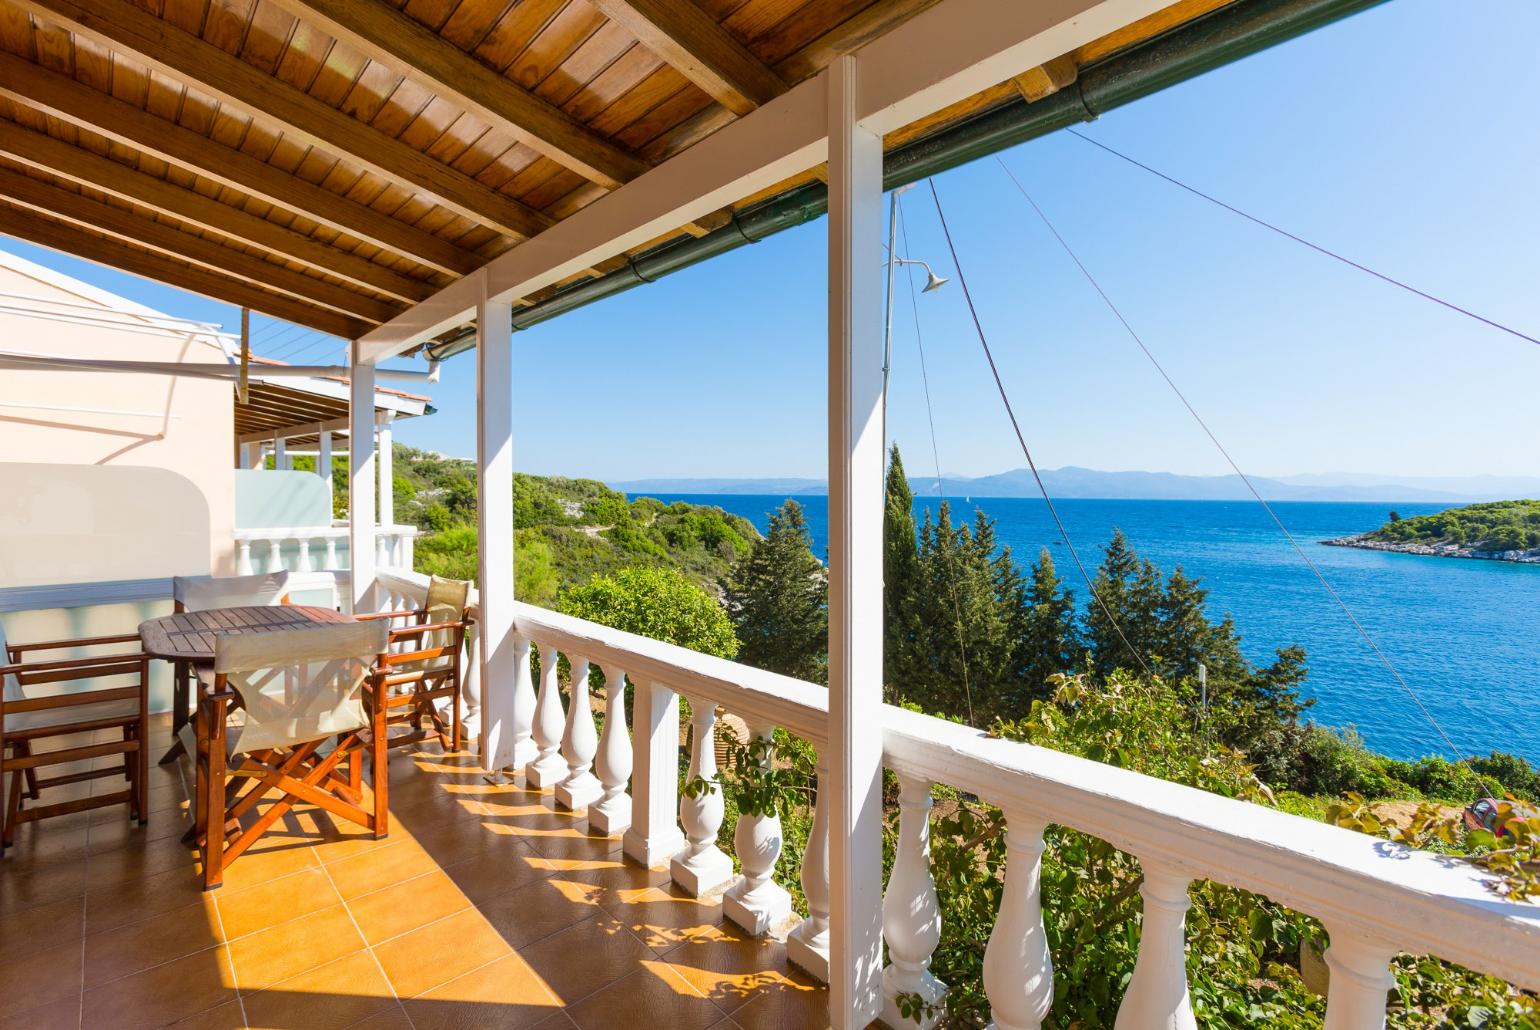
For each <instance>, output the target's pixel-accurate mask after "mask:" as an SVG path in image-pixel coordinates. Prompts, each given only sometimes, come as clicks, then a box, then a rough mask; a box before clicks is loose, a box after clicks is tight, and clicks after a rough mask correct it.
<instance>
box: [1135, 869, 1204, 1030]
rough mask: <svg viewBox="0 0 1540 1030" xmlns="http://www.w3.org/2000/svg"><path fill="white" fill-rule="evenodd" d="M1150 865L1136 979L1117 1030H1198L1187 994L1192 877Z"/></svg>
mask: <svg viewBox="0 0 1540 1030" xmlns="http://www.w3.org/2000/svg"><path fill="white" fill-rule="evenodd" d="M1142 864H1143V866H1144V884H1143V885H1142V886H1141V887H1140V888H1139V893H1140V894H1141V895H1143V896H1144V928H1143V929H1142V930H1141V931H1140V934H1139V957H1138V958H1137V959H1136V960H1135V961H1134V976H1133V979H1132V980H1130V981H1129V983H1128V990H1127V991H1125V992H1124V994H1123V1003H1122V1004H1121V1005H1119V1006H1118V1019H1117V1025H1116V1030H1197V1027H1198V1021H1197V1020H1196V1019H1194V1018H1193V1014H1192V1000H1191V999H1190V998H1189V997H1188V993H1187V928H1186V917H1187V906H1188V904H1189V901H1188V898H1187V884H1188V882H1189V881H1188V878H1187V877H1186V876H1185V875H1183V874H1182V873H1179V872H1177V871H1175V870H1172V869H1162V868H1161V867H1160V866H1158V865H1155V864H1152V863H1150V862H1142Z"/></svg>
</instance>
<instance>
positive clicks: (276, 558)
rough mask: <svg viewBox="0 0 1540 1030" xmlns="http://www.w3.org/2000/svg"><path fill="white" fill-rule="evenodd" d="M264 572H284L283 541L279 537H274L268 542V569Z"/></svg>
mask: <svg viewBox="0 0 1540 1030" xmlns="http://www.w3.org/2000/svg"><path fill="white" fill-rule="evenodd" d="M263 571H265V572H282V571H283V541H282V540H281V539H279V538H278V537H272V538H271V539H269V540H268V542H267V568H266V569H264V570H263Z"/></svg>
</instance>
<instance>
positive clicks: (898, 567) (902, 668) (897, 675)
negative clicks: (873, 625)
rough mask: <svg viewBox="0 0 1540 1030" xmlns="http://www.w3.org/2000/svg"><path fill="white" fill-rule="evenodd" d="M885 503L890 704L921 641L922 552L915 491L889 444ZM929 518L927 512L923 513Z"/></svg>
mask: <svg viewBox="0 0 1540 1030" xmlns="http://www.w3.org/2000/svg"><path fill="white" fill-rule="evenodd" d="M886 500H887V503H886V505H885V506H884V508H883V516H882V546H883V552H882V581H883V628H882V633H883V670H884V676H885V678H886V680H887V683H888V684H890V685H896V686H897V689H893V688H890V689H888V690H886V691H885V693H887V694H888V695H889V698H888V700H890V701H891V700H894V698H895V697H896V696H897V695H898V694H899V693H901V692H902V687H901V684H902V682H903V681H904V679H905V678H906V677H907V676H908V675H909V674H910V673H911V670H912V669H913V667H914V665H915V657H916V655H917V654H918V653H919V647H920V644H921V637H922V633H921V630H922V623H921V619H922V616H923V612H922V611H921V605H920V549H919V540H918V536H917V533H916V531H915V524H914V493H913V492H912V491H911V490H910V489H909V479H908V477H907V476H905V475H904V461H903V458H902V457H901V456H900V455H899V453H898V444H896V443H895V444H894V445H893V450H892V451H891V452H890V456H889V460H888V480H887V489H886ZM927 514H928V513H927Z"/></svg>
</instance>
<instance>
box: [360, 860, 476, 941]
mask: <svg viewBox="0 0 1540 1030" xmlns="http://www.w3.org/2000/svg"><path fill="white" fill-rule="evenodd" d="M470 904H471V903H470V899H468V898H467V897H466V896H465V894H464V893H463V892H462V891H461V890H460V888H459V887H457V886H455V882H454V881H453V880H451V879H450V878H449V877H448V876H446V875H444V874H443V873H441V872H437V871H435V872H431V873H427V874H425V875H423V876H418V877H415V878H414V879H411V880H407V881H405V882H403V883H398V884H395V885H394V886H391V887H386V888H385V889H384V890H380V891H375V892H374V893H373V894H365V895H364V896H363V897H361V898H354V899H353V900H352V901H350V902H349V903H348V910H349V911H350V912H352V913H353V918H354V920H355V921H357V923H358V927H359V929H360V930H362V931H363V933H364V940H366V941H368V942H369V943H370V944H379V943H380V942H381V941H386V940H389V939H390V938H392V937H399V936H400V935H401V934H403V933H408V932H410V931H412V930H415V929H417V928H418V927H419V926H426V925H427V924H428V923H431V922H434V921H435V920H438V919H442V918H444V917H445V916H448V915H453V914H454V913H456V912H459V911H461V910H462V909H466V908H469V907H470Z"/></svg>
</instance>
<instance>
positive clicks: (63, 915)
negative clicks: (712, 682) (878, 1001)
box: [0, 726, 826, 1030]
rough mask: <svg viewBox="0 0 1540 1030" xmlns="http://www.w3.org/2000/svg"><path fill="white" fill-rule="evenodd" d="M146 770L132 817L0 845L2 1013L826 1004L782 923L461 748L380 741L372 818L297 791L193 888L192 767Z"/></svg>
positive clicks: (30, 829) (113, 813)
mask: <svg viewBox="0 0 1540 1030" xmlns="http://www.w3.org/2000/svg"><path fill="white" fill-rule="evenodd" d="M156 737H157V739H156V740H155V742H154V747H155V751H153V752H152V754H156V755H158V754H159V753H160V750H161V749H162V748H163V747H164V745H165V743H166V740H167V733H166V730H165V728H164V726H161V727H158V728H157V731H156ZM151 775H152V790H151V808H152V809H153V812H152V815H151V818H150V825H149V826H148V827H147V828H144V829H140V828H138V827H136V826H133V825H132V824H130V822H129V821H128V817H127V811H126V809H125V808H124V807H122V806H119V807H114V808H105V809H98V810H96V811H94V812H90V813H79V814H76V815H71V816H64V817H60V818H57V819H51V820H47V821H44V822H42V823H34V824H29V825H27V826H24V827H22V829H21V832H20V833H19V835H18V838H19V839H18V841H17V844H16V846H15V847H13V848H12V849H10V850H8V852H7V854H6V857H5V859H4V860H3V862H0V1026H7V1027H10V1026H14V1027H26V1028H28V1030H44V1028H50V1027H87V1028H96V1027H135V1026H161V1025H167V1024H177V1025H185V1026H189V1027H211V1028H216V1030H227V1028H232V1027H242V1026H252V1027H302V1026H303V1027H347V1026H358V1027H370V1028H375V1027H423V1028H427V1027H468V1026H475V1027H528V1026H538V1027H540V1028H542V1030H563V1028H565V1030H571V1028H573V1027H581V1028H585V1030H586V1028H603V1027H635V1028H643V1030H650V1028H654V1027H656V1028H684V1030H689V1028H700V1030H706V1028H710V1027H721V1028H733V1027H741V1028H743V1030H753V1028H757V1027H806V1026H822V1025H825V1024H826V1018H825V1016H824V1011H825V1010H824V1005H825V998H826V994H825V991H824V990H823V989H822V988H820V987H819V986H817V985H816V984H815V983H814V982H813V981H811V980H809V979H808V978H806V977H804V976H803V975H802V974H800V973H799V972H796V971H794V970H792V969H791V968H789V967H788V965H787V963H786V954H785V948H784V947H783V946H782V945H781V944H780V943H779V942H777V941H774V940H753V939H750V938H748V937H746V936H745V935H744V934H742V933H741V932H739V931H738V930H737V929H736V927H734V926H733V925H732V924H731V923H728V922H726V921H724V920H723V918H722V915H721V905H720V903H719V902H718V901H716V900H715V899H711V900H704V901H696V900H695V899H693V898H690V897H689V896H687V895H685V894H683V893H682V892H680V891H678V890H676V889H674V888H672V887H671V885H670V884H669V882H668V877H667V874H666V873H657V872H648V871H646V870H642V869H639V868H637V867H635V866H633V865H629V864H626V863H625V862H624V861H623V860H622V858H621V854H620V851H619V846H620V845H619V841H618V839H616V840H611V839H604V838H596V837H590V836H588V834H587V833H586V829H585V824H584V821H583V819H582V818H581V816H577V817H575V816H573V815H572V814H571V813H567V812H562V811H559V810H557V809H555V808H554V806H553V805H552V802H551V799H550V797H549V795H546V796H542V795H540V794H538V793H535V792H529V791H525V790H524V789H522V788H521V787H518V786H514V785H510V786H503V787H493V786H490V785H488V784H487V783H485V782H484V781H483V780H482V778H481V776H480V772H479V770H478V769H477V768H476V763H475V760H474V758H472V757H469V756H462V755H445V754H441V753H439V752H438V749H437V748H436V747H433V746H430V747H427V748H424V749H416V750H414V749H401V750H398V751H396V752H395V753H394V754H393V756H392V762H391V798H390V800H391V804H390V808H391V815H392V826H391V833H390V836H389V838H388V839H386V840H383V841H375V840H373V839H371V838H370V837H369V836H368V835H367V833H366V832H365V831H363V830H362V829H361V828H357V827H351V826H345V825H339V824H336V823H334V822H332V820H331V819H330V817H328V816H324V815H318V814H317V812H316V810H314V809H299V810H298V811H297V814H291V816H290V817H289V818H288V819H287V820H286V822H284V823H282V824H280V826H281V827H282V828H281V829H278V828H275V831H274V832H271V833H269V835H268V836H267V837H265V838H264V839H263V841H262V842H261V843H260V844H259V845H258V846H257V847H255V848H254V849H253V850H252V851H251V852H249V853H248V854H247V855H245V856H243V857H242V858H240V859H239V860H237V861H236V862H235V863H234V865H232V866H231V867H230V868H229V870H228V871H227V874H226V880H225V884H224V886H223V887H221V888H220V889H219V890H217V891H214V892H211V893H209V894H204V893H203V892H202V891H200V890H199V887H198V883H197V880H196V877H195V871H196V869H197V860H196V857H195V855H194V854H193V853H192V852H191V851H189V849H188V848H186V847H184V846H183V845H182V844H181V843H180V842H179V838H180V836H181V834H182V832H183V831H184V830H185V828H186V816H185V814H184V813H185V810H186V796H187V794H186V787H187V786H188V784H187V783H185V782H184V778H189V777H190V775H191V771H190V769H189V768H188V767H187V766H186V765H185V763H184V764H181V765H173V766H168V767H164V768H155V767H153V766H152V773H151ZM92 783H93V784H94V787H95V789H96V790H98V791H102V792H107V791H111V790H113V789H119V788H120V787H121V781H120V780H118V779H116V778H111V779H102V780H96V781H92ZM77 786H80V787H82V789H91V784H84V785H77ZM64 789H69V788H64ZM60 796H62V795H59V794H57V793H56V795H55V799H57V798H58V797H60ZM46 799H47V796H46V795H45V800H46Z"/></svg>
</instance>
